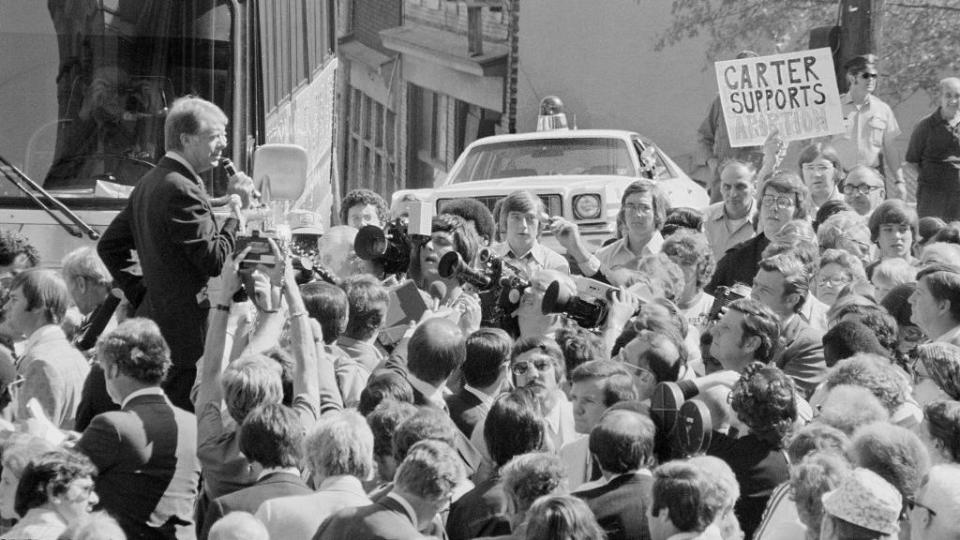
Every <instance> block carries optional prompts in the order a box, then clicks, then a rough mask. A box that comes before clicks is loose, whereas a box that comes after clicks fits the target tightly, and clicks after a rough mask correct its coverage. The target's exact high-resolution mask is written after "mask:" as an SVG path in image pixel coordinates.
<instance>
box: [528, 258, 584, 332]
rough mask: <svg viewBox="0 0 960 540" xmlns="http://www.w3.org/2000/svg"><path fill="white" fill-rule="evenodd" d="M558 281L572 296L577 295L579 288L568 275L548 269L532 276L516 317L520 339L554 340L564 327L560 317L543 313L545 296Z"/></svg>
mask: <svg viewBox="0 0 960 540" xmlns="http://www.w3.org/2000/svg"><path fill="white" fill-rule="evenodd" d="M554 281H557V282H559V283H560V286H561V287H562V288H563V289H565V290H566V291H567V293H568V294H570V295H576V294H577V286H576V284H575V283H574V282H573V280H572V279H570V276H569V275H568V274H564V273H561V272H558V271H557V270H548V269H546V268H544V269H542V270H538V271H536V272H534V273H533V275H531V276H530V286H529V287H527V290H526V291H524V293H523V295H522V296H521V297H520V305H519V306H518V307H517V311H516V317H517V326H518V327H519V332H520V338H538V337H549V338H553V336H554V335H555V334H556V332H557V330H559V329H560V327H561V326H563V320H562V319H561V317H560V315H556V314H549V315H545V314H544V313H543V295H544V293H545V292H546V291H547V287H549V286H550V284H551V283H553V282H554Z"/></svg>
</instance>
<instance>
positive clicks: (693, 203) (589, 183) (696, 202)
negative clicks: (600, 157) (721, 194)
mask: <svg viewBox="0 0 960 540" xmlns="http://www.w3.org/2000/svg"><path fill="white" fill-rule="evenodd" d="M635 180H637V179H636V178H633V177H628V176H616V175H596V174H591V175H583V174H581V175H551V176H523V177H514V178H498V179H495V180H478V181H473V182H463V183H461V184H448V185H446V186H440V187H436V188H426V189H411V190H400V191H397V192H396V193H395V195H394V197H395V198H398V197H405V196H408V195H412V196H414V197H416V198H417V199H418V200H421V201H431V202H433V201H436V200H437V199H456V198H460V197H484V196H496V195H501V196H502V195H506V194H508V193H510V192H511V191H514V190H517V189H527V190H530V191H532V192H534V193H540V194H546V193H557V194H567V193H572V192H580V193H583V192H600V191H607V190H613V191H616V192H622V190H623V189H624V188H626V186H628V185H630V183H632V182H634V181H635ZM657 184H658V185H659V186H660V189H662V190H663V191H664V194H665V195H666V196H667V200H669V201H670V205H671V206H675V207H680V206H685V207H689V208H696V209H701V208H705V207H706V206H707V205H709V204H710V198H709V196H708V195H707V193H706V191H705V190H704V189H703V188H702V187H701V186H700V185H699V184H697V183H696V182H694V181H693V180H690V179H689V178H687V177H685V176H679V177H674V178H669V179H666V180H659V181H657Z"/></svg>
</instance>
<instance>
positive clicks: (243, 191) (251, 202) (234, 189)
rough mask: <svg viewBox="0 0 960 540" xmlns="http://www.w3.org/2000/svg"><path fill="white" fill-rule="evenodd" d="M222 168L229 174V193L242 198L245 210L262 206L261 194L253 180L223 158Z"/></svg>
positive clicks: (227, 159) (221, 161)
mask: <svg viewBox="0 0 960 540" xmlns="http://www.w3.org/2000/svg"><path fill="white" fill-rule="evenodd" d="M220 166H222V167H223V170H224V172H226V173H227V182H228V183H227V193H228V194H236V195H239V196H240V199H241V200H242V201H243V207H244V208H254V207H257V206H260V205H261V196H262V195H261V193H260V191H259V190H257V189H256V188H255V187H254V185H253V178H250V177H249V176H247V175H246V174H244V173H242V172H240V171H238V170H237V168H236V166H234V164H233V162H232V161H230V159H229V158H222V159H221V160H220Z"/></svg>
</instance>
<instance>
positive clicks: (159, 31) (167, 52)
mask: <svg viewBox="0 0 960 540" xmlns="http://www.w3.org/2000/svg"><path fill="white" fill-rule="evenodd" d="M230 20H231V14H230V12H229V9H228V7H227V6H222V7H220V6H214V4H213V3H209V2H200V1H199V0H149V1H146V0H145V1H140V2H116V1H96V0H49V1H47V2H40V1H24V0H0V50H3V51H7V52H8V53H9V54H4V55H0V73H2V74H3V79H4V80H3V82H2V83H0V126H2V128H0V154H2V155H4V156H6V157H7V159H9V160H10V162H11V164H12V165H13V166H15V167H16V168H17V169H19V170H21V171H23V173H24V174H25V175H26V176H28V177H29V178H30V179H32V180H34V181H35V182H36V183H37V184H39V185H41V186H42V187H44V188H45V189H47V190H49V191H51V192H53V193H55V194H56V195H57V196H58V197H61V198H63V199H65V202H67V204H68V205H72V204H74V203H73V202H71V200H76V199H95V198H98V199H99V200H106V199H110V198H113V199H118V198H123V197H125V196H126V195H127V194H128V193H129V190H130V189H131V188H132V186H133V185H134V184H135V183H136V182H137V180H138V179H139V178H140V177H142V176H143V175H144V174H145V173H146V172H147V171H149V170H150V168H151V167H152V166H153V165H154V164H155V163H156V162H157V161H158V160H159V159H160V157H162V156H163V154H164V141H163V123H164V120H165V118H166V112H167V109H168V107H169V106H170V104H171V103H172V101H173V100H174V99H176V98H177V97H179V96H182V95H184V94H188V93H193V94H198V95H200V96H201V97H205V98H207V99H211V100H212V101H214V102H216V103H217V104H218V105H220V106H221V108H222V109H224V110H227V111H229V110H231V102H230V100H231V99H232V98H231V97H230V93H229V88H230V85H229V78H230V74H229V69H230V66H231V65H232V64H231V58H232V53H231V49H232V45H231V42H230V37H231V36H230V29H231V25H230ZM13 51H16V53H15V54H14V53H13ZM227 154H229V150H228V151H227ZM208 185H209V184H208ZM18 199H25V197H24V195H23V194H22V193H20V192H19V191H18V190H17V189H16V188H15V187H13V186H11V185H10V184H9V182H0V206H9V205H16V204H17V200H18ZM75 202H76V203H77V204H82V203H81V202H80V201H75Z"/></svg>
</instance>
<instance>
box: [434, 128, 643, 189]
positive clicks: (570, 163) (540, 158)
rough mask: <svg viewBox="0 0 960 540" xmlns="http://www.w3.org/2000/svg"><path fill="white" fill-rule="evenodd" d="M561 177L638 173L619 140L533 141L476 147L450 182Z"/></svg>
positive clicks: (627, 151) (589, 138)
mask: <svg viewBox="0 0 960 540" xmlns="http://www.w3.org/2000/svg"><path fill="white" fill-rule="evenodd" d="M558 174H578V175H579V174H586V175H615V176H630V177H636V176H638V171H637V169H636V166H635V165H634V163H633V160H632V159H631V158H630V149H629V148H628V146H627V144H626V142H624V141H622V140H620V139H614V138H601V137H588V138H556V139H534V140H529V141H510V142H497V143H489V144H479V145H477V146H475V147H473V148H472V149H471V150H470V151H469V154H467V156H466V157H465V158H464V162H463V167H461V168H460V169H459V170H458V171H457V172H456V173H455V176H454V177H453V178H452V180H451V183H454V184H457V183H461V182H472V181H475V180H494V179H498V178H518V177H524V176H549V175H558Z"/></svg>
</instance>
